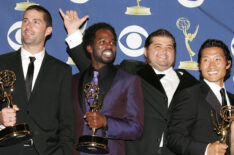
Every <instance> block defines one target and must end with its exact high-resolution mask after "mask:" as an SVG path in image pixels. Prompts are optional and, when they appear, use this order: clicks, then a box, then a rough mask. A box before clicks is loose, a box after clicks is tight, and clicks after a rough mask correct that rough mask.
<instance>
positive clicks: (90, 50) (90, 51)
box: [86, 45, 93, 54]
mask: <svg viewBox="0 0 234 155" xmlns="http://www.w3.org/2000/svg"><path fill="white" fill-rule="evenodd" d="M86 50H87V51H88V52H89V54H92V53H93V49H92V47H91V45H88V46H87V47H86Z"/></svg>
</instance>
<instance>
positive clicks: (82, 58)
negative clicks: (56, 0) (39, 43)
mask: <svg viewBox="0 0 234 155" xmlns="http://www.w3.org/2000/svg"><path fill="white" fill-rule="evenodd" d="M59 12H60V14H61V16H62V18H63V20H64V26H65V28H66V30H67V33H68V37H67V38H66V42H67V44H68V48H67V53H68V54H69V56H70V57H71V58H72V60H73V61H74V62H75V64H76V66H77V67H78V69H79V70H80V72H82V71H84V70H85V69H86V68H87V67H88V66H89V65H90V64H91V60H90V58H89V57H88V56H87V54H86V50H85V49H84V48H83V46H82V37H83V36H82V33H81V31H80V30H79V28H80V27H81V25H83V24H84V23H85V21H86V20H87V19H88V18H89V16H84V17H82V18H79V16H78V13H77V12H76V11H75V10H67V11H66V13H64V12H63V11H62V9H59Z"/></svg>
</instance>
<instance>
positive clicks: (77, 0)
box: [71, 0, 89, 4]
mask: <svg viewBox="0 0 234 155" xmlns="http://www.w3.org/2000/svg"><path fill="white" fill-rule="evenodd" d="M88 1H89V0H71V2H73V3H78V4H83V3H86V2H88Z"/></svg>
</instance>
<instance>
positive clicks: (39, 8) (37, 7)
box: [24, 5, 52, 27]
mask: <svg viewBox="0 0 234 155" xmlns="http://www.w3.org/2000/svg"><path fill="white" fill-rule="evenodd" d="M29 10H36V11H39V12H42V13H43V14H44V16H43V19H44V21H45V22H46V27H52V17H51V15H50V13H49V11H48V10H47V9H46V8H44V7H43V6H40V5H31V6H29V7H27V9H26V10H25V12H24V14H25V13H26V12H27V11H29Z"/></svg>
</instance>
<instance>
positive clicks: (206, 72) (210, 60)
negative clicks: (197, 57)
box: [200, 47, 231, 87]
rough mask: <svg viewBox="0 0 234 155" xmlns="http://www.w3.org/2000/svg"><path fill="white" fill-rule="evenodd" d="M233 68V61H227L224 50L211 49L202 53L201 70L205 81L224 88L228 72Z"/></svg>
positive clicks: (206, 49)
mask: <svg viewBox="0 0 234 155" xmlns="http://www.w3.org/2000/svg"><path fill="white" fill-rule="evenodd" d="M230 66H231V61H228V62H227V61H226V58H225V55H224V52H223V49H222V48H219V47H210V48H205V49H203V51H202V53H201V61H200V70H201V73H202V76H203V78H204V79H206V80H208V81H210V82H214V83H216V84H217V85H219V86H220V87H222V86H223V83H224V77H225V75H226V70H227V69H229V68H230Z"/></svg>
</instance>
